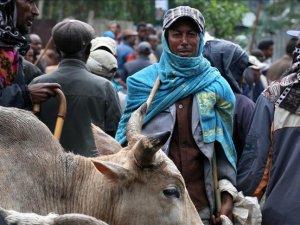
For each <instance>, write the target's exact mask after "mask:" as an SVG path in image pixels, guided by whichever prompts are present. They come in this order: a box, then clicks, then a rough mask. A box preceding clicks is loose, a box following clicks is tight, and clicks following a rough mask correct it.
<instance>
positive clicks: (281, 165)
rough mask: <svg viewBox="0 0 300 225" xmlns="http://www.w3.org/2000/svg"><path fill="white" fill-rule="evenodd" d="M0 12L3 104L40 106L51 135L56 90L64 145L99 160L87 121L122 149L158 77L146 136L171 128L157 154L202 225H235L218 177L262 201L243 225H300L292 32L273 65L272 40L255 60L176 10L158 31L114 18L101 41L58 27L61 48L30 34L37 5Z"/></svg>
mask: <svg viewBox="0 0 300 225" xmlns="http://www.w3.org/2000/svg"><path fill="white" fill-rule="evenodd" d="M15 8H16V10H15ZM0 13H1V14H0V16H1V18H2V19H1V22H0V34H1V35H0V51H1V53H0V55H1V58H0V60H1V70H0V105H1V106H6V107H17V108H22V109H26V110H32V109H33V106H34V105H35V104H40V105H41V109H40V111H39V114H38V115H37V116H38V117H39V118H40V120H41V121H43V122H44V123H45V124H46V125H47V126H48V127H49V129H50V130H52V131H53V130H54V128H55V120H56V115H57V111H58V108H59V106H58V105H59V101H58V99H57V98H54V96H55V95H56V92H55V90H56V89H61V90H62V91H63V93H64V95H65V97H66V102H67V116H66V119H65V124H64V127H63V130H62V136H61V140H60V142H61V144H62V146H63V147H64V148H65V149H66V151H71V152H73V153H75V154H80V155H84V156H91V157H94V156H97V155H98V154H99V152H98V151H97V149H96V146H95V141H94V138H93V132H92V128H91V123H93V124H95V125H97V126H98V127H100V128H101V129H102V130H103V131H104V132H105V133H107V134H108V135H110V136H112V137H115V138H116V140H117V141H118V142H119V143H120V144H121V145H123V146H126V144H127V140H126V126H127V122H128V120H129V118H130V116H131V114H132V113H133V112H134V111H135V110H136V109H137V108H138V107H139V106H140V105H141V104H143V103H144V102H146V101H147V99H148V98H149V95H150V93H151V92H152V90H153V86H155V85H154V84H155V83H157V80H158V81H159V87H158V89H157V90H156V93H155V96H154V99H153V101H152V103H151V105H150V107H149V109H148V113H147V115H146V117H145V119H144V125H143V128H142V132H143V133H144V134H151V133H154V132H160V131H170V133H171V136H170V138H169V140H168V141H167V142H166V144H165V145H164V146H163V147H162V150H163V151H164V152H165V153H166V154H167V155H168V156H169V157H170V158H171V159H172V160H173V162H174V163H175V165H176V166H177V168H178V169H179V171H180V172H181V173H182V175H183V177H184V180H185V184H186V187H187V190H188V192H189V195H190V197H191V199H192V201H193V203H194V205H195V207H196V209H197V211H198V213H199V216H200V217H201V219H202V221H203V223H204V224H205V225H209V224H221V223H222V220H223V217H221V216H220V215H225V216H227V217H228V218H229V219H230V220H231V221H234V222H236V223H237V222H238V221H237V219H236V217H235V215H234V207H235V206H234V204H235V199H234V196H233V195H232V193H231V191H229V190H227V189H226V188H225V189H224V188H223V189H222V191H221V192H220V193H219V194H220V196H218V193H217V192H216V186H219V184H216V183H215V182H214V181H215V179H216V178H217V180H219V181H222V182H223V183H224V181H225V182H227V183H229V184H230V185H232V186H233V187H235V188H236V190H237V191H242V192H243V193H244V194H245V195H247V196H254V197H256V198H257V200H258V202H259V203H260V205H261V208H260V210H261V213H262V219H261V220H259V219H258V220H256V221H255V222H253V221H254V220H253V221H252V223H247V224H263V225H270V224H272V225H277V224H278V225H290V224H297V223H298V219H299V216H298V215H297V212H296V211H297V209H299V208H300V203H299V201H298V200H297V199H298V197H299V195H300V193H299V190H300V184H299V182H298V178H299V177H300V175H299V177H298V176H297V174H298V172H297V171H298V163H297V159H298V158H297V157H298V155H299V154H298V151H297V150H299V149H300V139H299V133H300V128H299V127H300V118H299V115H300V95H299V93H300V89H299V88H300V85H299V79H300V76H299V68H300V66H299V65H300V64H299V61H300V57H299V55H300V50H299V49H300V46H299V45H300V44H299V41H298V38H299V37H300V36H299V34H300V31H289V32H288V33H289V34H290V35H291V36H292V37H291V40H290V41H289V42H288V43H287V45H286V55H284V56H283V57H282V58H280V59H279V60H277V61H275V62H271V59H272V55H273V46H274V42H273V41H272V40H262V41H261V42H260V43H258V45H257V49H254V50H252V51H251V52H249V51H248V49H246V47H243V46H241V45H239V43H238V42H237V41H236V42H235V41H230V40H223V39H213V40H206V39H205V18H204V16H203V15H202V13H201V12H200V11H199V10H198V9H195V8H191V7H189V6H179V7H176V8H172V9H169V10H168V11H167V12H166V13H165V16H164V18H163V24H162V29H161V30H156V29H155V28H154V26H153V25H152V24H150V23H145V22H141V23H139V24H137V28H136V30H133V29H122V27H121V26H120V25H119V24H118V23H117V22H115V21H112V22H111V23H110V24H109V26H108V30H107V31H105V32H104V33H103V34H102V35H100V34H97V33H96V31H95V30H94V28H93V27H92V26H91V25H89V24H87V23H85V22H83V21H79V20H76V19H65V20H63V21H61V22H58V23H57V24H56V25H55V26H54V27H53V28H52V39H53V42H54V44H55V47H56V49H42V46H43V41H42V40H41V38H40V37H39V35H37V34H30V30H29V27H30V25H31V24H32V22H33V18H34V17H36V16H38V15H39V9H38V8H37V6H36V3H35V1H25V0H6V1H3V3H2V2H1V11H0ZM7 27H9V29H7ZM16 33H17V34H18V35H17V36H16V35H15V34H16ZM236 40H237V39H236ZM299 157H300V155H299ZM214 159H216V160H215V163H214ZM215 169H216V171H217V173H216V174H215V173H214V172H213V171H214V170H215ZM218 198H220V202H218V201H217V199H218ZM249 216H254V215H251V213H249ZM255 216H256V217H257V218H260V217H259V216H258V215H255Z"/></svg>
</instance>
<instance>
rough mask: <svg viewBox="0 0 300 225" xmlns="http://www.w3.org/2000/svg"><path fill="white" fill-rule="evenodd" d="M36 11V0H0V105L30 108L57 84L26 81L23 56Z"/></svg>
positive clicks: (44, 97) (57, 85) (27, 46)
mask: <svg viewBox="0 0 300 225" xmlns="http://www.w3.org/2000/svg"><path fill="white" fill-rule="evenodd" d="M38 15H39V10H38V8H37V6H36V1H35V0H33V1H25V0H0V18H1V20H0V58H1V60H0V61H1V66H0V105H1V106H7V107H17V108H23V109H32V106H33V104H40V103H41V102H43V101H45V100H47V99H48V98H49V97H51V96H54V95H55V92H54V91H53V90H54V89H55V88H60V86H59V84H53V83H40V84H34V85H27V84H26V83H25V80H24V77H25V76H24V70H23V58H22V57H21V55H23V56H24V55H25V54H26V52H27V51H28V49H29V39H28V37H27V35H28V30H29V27H30V26H31V24H32V23H33V20H34V18H35V17H36V16H38Z"/></svg>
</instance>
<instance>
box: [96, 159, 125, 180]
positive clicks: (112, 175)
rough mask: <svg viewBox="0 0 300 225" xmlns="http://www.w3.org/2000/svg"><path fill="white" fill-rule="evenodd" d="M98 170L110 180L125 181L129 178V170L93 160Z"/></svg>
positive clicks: (110, 163) (114, 164)
mask: <svg viewBox="0 0 300 225" xmlns="http://www.w3.org/2000/svg"><path fill="white" fill-rule="evenodd" d="M91 161H92V163H93V164H94V166H95V167H96V169H97V170H98V171H99V172H100V173H102V174H103V175H104V176H106V177H107V178H109V179H112V180H116V179H125V178H126V177H129V174H130V173H129V170H127V169H126V168H124V167H122V166H120V165H118V164H116V163H112V162H107V161H99V160H95V159H92V160H91Z"/></svg>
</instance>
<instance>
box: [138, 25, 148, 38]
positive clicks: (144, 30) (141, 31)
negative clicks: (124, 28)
mask: <svg viewBox="0 0 300 225" xmlns="http://www.w3.org/2000/svg"><path fill="white" fill-rule="evenodd" d="M137 32H138V36H139V38H140V40H142V41H145V40H146V39H147V28H146V27H140V28H139V30H138V31H137Z"/></svg>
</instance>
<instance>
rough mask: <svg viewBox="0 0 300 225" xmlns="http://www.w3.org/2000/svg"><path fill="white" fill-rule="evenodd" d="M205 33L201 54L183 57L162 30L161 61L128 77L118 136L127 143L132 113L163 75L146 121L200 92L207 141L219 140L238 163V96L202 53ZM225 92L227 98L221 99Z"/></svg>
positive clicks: (234, 162)
mask: <svg viewBox="0 0 300 225" xmlns="http://www.w3.org/2000/svg"><path fill="white" fill-rule="evenodd" d="M203 43H204V41H203V35H202V34H201V35H200V44H199V50H198V52H199V53H198V56H196V57H180V56H177V55H174V54H173V53H171V51H170V49H169V47H168V44H167V42H166V40H165V35H164V33H163V34H162V46H163V50H164V51H163V54H162V56H161V59H160V62H159V63H158V64H153V65H151V66H148V67H147V68H145V69H144V70H141V71H139V72H138V73H136V74H135V75H134V76H130V77H129V78H128V79H127V87H128V89H127V103H126V108H125V110H124V113H123V115H122V117H121V120H120V123H119V127H118V130H117V134H116V140H117V141H119V142H120V143H121V144H125V143H126V125H127V122H128V120H129V118H130V116H131V113H132V112H133V111H134V110H136V109H137V108H138V107H139V106H140V105H141V104H142V103H144V102H146V101H147V98H148V96H149V94H150V92H151V89H152V87H153V85H154V83H155V80H156V79H157V76H159V78H160V81H161V84H160V87H159V89H158V90H157V92H156V94H155V97H154V99H153V101H152V104H151V106H150V109H149V110H148V113H147V115H146V116H145V119H144V124H146V123H147V122H149V121H150V120H151V119H152V118H153V117H155V116H156V115H157V114H158V113H160V112H161V111H163V110H164V109H166V108H168V107H170V106H171V105H173V104H174V103H175V102H176V101H177V100H179V99H182V98H184V97H186V96H188V95H190V94H194V95H196V98H197V103H198V109H199V117H200V122H201V126H202V129H203V140H204V142H205V143H211V142H214V141H216V140H217V141H219V142H220V143H221V145H222V147H223V149H224V152H225V154H226V156H227V158H228V160H229V161H230V162H231V164H232V166H233V167H234V168H235V167H236V165H235V164H236V152H235V148H234V145H233V142H232V139H231V136H230V135H231V133H232V124H233V111H234V103H235V98H234V95H233V93H232V91H231V88H230V86H229V84H228V83H227V82H226V81H225V79H224V78H223V77H222V76H221V75H220V73H219V72H218V70H216V69H215V68H213V67H211V66H210V63H209V62H208V60H207V59H205V58H204V57H203V56H202V51H203ZM220 96H223V98H224V99H221V97H220Z"/></svg>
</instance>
